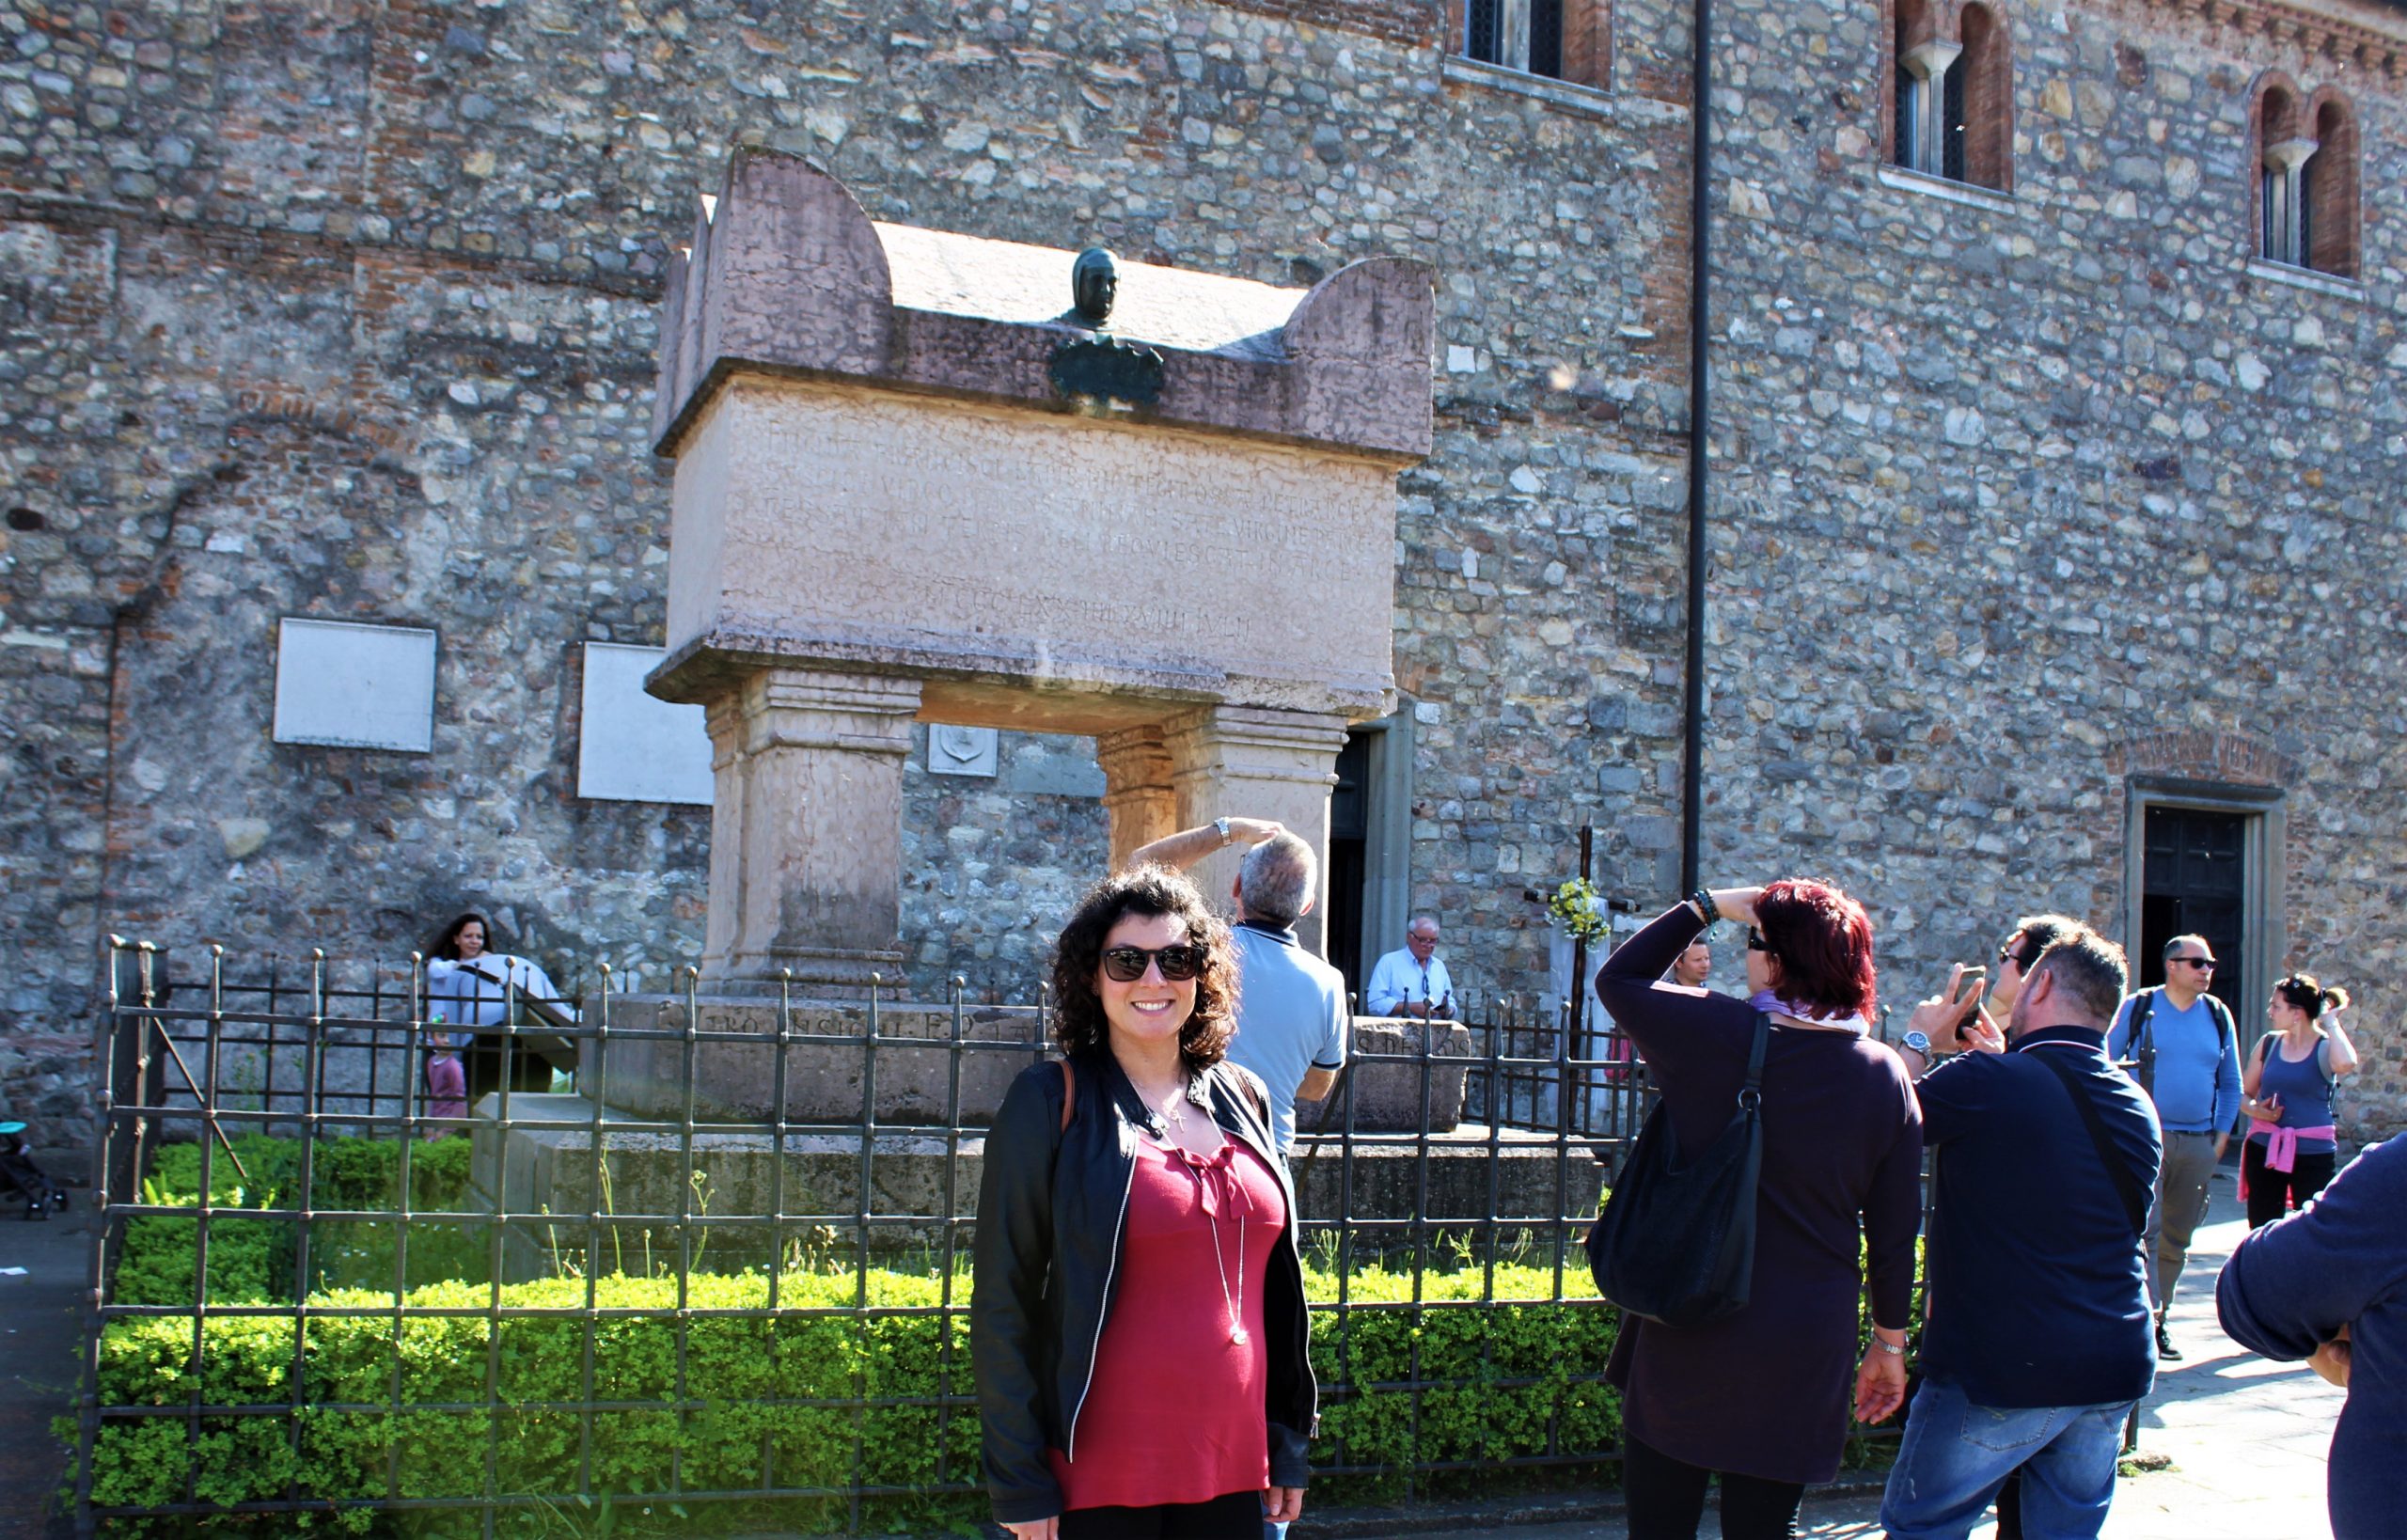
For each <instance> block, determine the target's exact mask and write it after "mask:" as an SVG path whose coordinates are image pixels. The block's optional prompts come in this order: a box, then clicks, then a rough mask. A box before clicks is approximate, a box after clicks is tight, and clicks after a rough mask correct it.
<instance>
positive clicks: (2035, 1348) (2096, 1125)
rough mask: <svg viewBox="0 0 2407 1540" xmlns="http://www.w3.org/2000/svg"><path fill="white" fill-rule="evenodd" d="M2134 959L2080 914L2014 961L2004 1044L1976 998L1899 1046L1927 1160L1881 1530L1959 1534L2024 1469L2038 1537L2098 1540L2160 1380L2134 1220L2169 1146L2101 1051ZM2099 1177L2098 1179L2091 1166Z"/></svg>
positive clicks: (1937, 1005) (1917, 1027)
mask: <svg viewBox="0 0 2407 1540" xmlns="http://www.w3.org/2000/svg"><path fill="white" fill-rule="evenodd" d="M2128 979H2129V971H2128V969H2127V968H2126V966H2125V965H2124V961H2123V952H2122V949H2121V948H2119V947H2117V946H2116V945H2115V944H2114V943H2113V942H2111V941H2108V940H2107V939H2105V938H2104V937H2103V936H2101V935H2098V934H2097V933H2096V932H2095V931H2092V930H2090V929H2089V928H2088V927H2087V926H2084V925H2076V926H2074V927H2072V928H2071V929H2070V930H2069V931H2067V932H2065V933H2064V934H2061V935H2058V936H2057V938H2056V939H2055V940H2054V941H2053V943H2051V944H2050V945H2049V947H2048V949H2047V950H2046V951H2043V952H2041V953H2040V954H2039V957H2038V960H2037V962H2036V963H2034V964H2032V965H2031V966H2030V968H2029V969H2028V971H2027V972H2025V973H2024V974H2023V977H2022V988H2021V990H2020V991H2019V992H2018V993H2017V994H2016V995H2015V998H2014V1006H2013V1010H2012V1012H2011V1014H2009V1015H2008V1016H2007V1018H2006V1032H2005V1036H2004V1039H2003V1041H2001V1040H2000V1039H1999V1037H1998V1036H1997V1034H1996V1033H1995V1031H1994V1030H1993V1029H1990V1028H1988V1027H1986V1026H1984V1025H1980V1024H1977V1021H1975V1022H1974V1025H1971V1026H1970V1027H1969V1029H1968V1030H1969V1032H1970V1034H1971V1035H1972V1037H1973V1039H1974V1043H1973V1045H1974V1046H1975V1047H1978V1048H1981V1049H1983V1050H1985V1051H1982V1052H1977V1053H1970V1054H1966V1055H1964V1056H1963V1057H1962V1058H1959V1059H1957V1060H1955V1061H1952V1062H1948V1063H1943V1064H1941V1065H1939V1066H1938V1067H1937V1068H1935V1069H1929V1070H1927V1072H1926V1066H1927V1064H1929V1063H1930V1061H1932V1060H1933V1059H1935V1058H1938V1057H1940V1056H1942V1055H1943V1054H1946V1053H1948V1052H1949V1051H1951V1050H1953V1049H1955V1048H1957V1047H1959V1046H1960V1045H1961V1042H1960V1040H1959V1027H1960V1026H1962V1024H1964V1023H1965V1022H1966V1021H1967V1019H1968V1018H1971V1017H1972V1015H1973V1007H1974V1003H1975V1001H1976V999H1977V995H1978V991H1977V990H1975V991H1974V998H1970V999H1967V998H1958V996H1957V993H1956V981H1955V980H1952V979H1951V980H1950V981H1949V988H1948V994H1947V995H1946V996H1945V997H1943V998H1935V999H1930V1000H1926V1001H1924V1002H1923V1004H1922V1005H1921V1006H1919V1007H1917V1008H1916V1009H1915V1011H1914V1014H1913V1016H1912V1019H1911V1022H1910V1024H1909V1029H1908V1030H1907V1032H1906V1034H1905V1037H1904V1040H1903V1042H1902V1044H1901V1045H1900V1046H1899V1049H1898V1057H1900V1058H1901V1059H1903V1060H1904V1061H1905V1063H1906V1068H1907V1070H1908V1071H1909V1072H1911V1073H1914V1074H1916V1075H1918V1076H1919V1078H1918V1079H1916V1081H1915V1083H1914V1094H1915V1095H1916V1096H1917V1097H1918V1098H1919V1099H1920V1100H1921V1102H1922V1116H1923V1143H1924V1145H1925V1146H1926V1147H1927V1148H1928V1149H1930V1150H1932V1151H1933V1152H1934V1153H1935V1156H1936V1158H1935V1160H1934V1164H1933V1171H1934V1172H1935V1175H1934V1182H1933V1202H1932V1208H1931V1220H1930V1235H1929V1240H1928V1244H1927V1250H1926V1257H1927V1267H1928V1305H1927V1311H1926V1325H1925V1326H1924V1328H1923V1333H1922V1358H1921V1362H1922V1371H1923V1383H1922V1389H1921V1390H1920V1391H1918V1392H1917V1393H1916V1394H1915V1396H1914V1400H1913V1404H1912V1408H1911V1412H1910V1413H1909V1415H1908V1417H1907V1420H1906V1435H1905V1439H1904V1442H1903V1443H1902V1444H1901V1445H1900V1446H1899V1447H1898V1451H1897V1463H1896V1468H1895V1469H1892V1470H1891V1471H1890V1473H1889V1485H1888V1490H1887V1492H1886V1493H1885V1495H1884V1496H1883V1498H1882V1501H1881V1504H1880V1522H1881V1524H1882V1526H1883V1527H1884V1528H1885V1529H1887V1531H1888V1532H1889V1536H1890V1540H1942V1537H1948V1540H1960V1537H1961V1536H1964V1535H1967V1534H1969V1533H1971V1532H1972V1529H1973V1526H1974V1523H1975V1522H1977V1521H1978V1520H1979V1519H1980V1517H1981V1516H1982V1515H1983V1514H1984V1513H1985V1512H1986V1511H1987V1509H1988V1508H1989V1505H1990V1500H1991V1499H1992V1498H1994V1497H1995V1496H1996V1494H1997V1490H1998V1487H1999V1486H2000V1485H2002V1484H2003V1483H2004V1482H2005V1480H2006V1477H2007V1476H2008V1475H2009V1474H2010V1473H2012V1472H2014V1471H2015V1470H2018V1469H2020V1470H2021V1471H2022V1517H2023V1521H2024V1523H2025V1525H2026V1526H2027V1527H2028V1532H2030V1533H2032V1534H2044V1535H2050V1536H2072V1535H2095V1534H2096V1533H2097V1532H2098V1531H2099V1528H2100V1526H2101V1525H2103V1524H2104V1523H2105V1521H2106V1509H2107V1505H2108V1504H2109V1503H2110V1502H2111V1501H2113V1500H2114V1496H2115V1461H2116V1455H2117V1454H2118V1453H2119V1451H2120V1448H2121V1444H2122V1431H2123V1419H2124V1418H2125V1416H2126V1415H2127V1414H2128V1413H2129V1412H2130V1410H2131V1407H2132V1403H2133V1402H2135V1401H2137V1400H2138V1399H2139V1398H2140V1397H2141V1396H2143V1395H2146V1394H2147V1391H2148V1389H2149V1387H2150V1386H2151V1385H2152V1384H2153V1383H2154V1381H2155V1378H2156V1356H2155V1354H2154V1353H2153V1352H2152V1351H2151V1350H2150V1344H2149V1342H2148V1305H2147V1283H2146V1281H2145V1276H2144V1275H2145V1273H2146V1268H2145V1267H2144V1266H2143V1265H2142V1259H2141V1255H2140V1232H2141V1231H2142V1229H2143V1228H2144V1227H2145V1226H2146V1224H2147V1208H2148V1193H2149V1190H2150V1188H2151V1187H2152V1186H2154V1185H2155V1181H2156V1168H2157V1164H2158V1161H2159V1158H2160V1156H2161V1155H2162V1151H2163V1141H2162V1139H2161V1138H2160V1136H2159V1134H2158V1131H2157V1125H2156V1114H2155V1112H2154V1111H2153V1110H2152V1109H2151V1108H2149V1106H2148V1103H2147V1097H2145V1096H2143V1095H2141V1094H2140V1091H2139V1088H2138V1087H2137V1086H2135V1085H2133V1084H2132V1082H2131V1079H2130V1078H2129V1077H2128V1076H2125V1075H2124V1074H2123V1073H2122V1071H2121V1070H2119V1069H2117V1068H2116V1066H2115V1065H2114V1064H2113V1063H2112V1062H2111V1061H2108V1059H2107V1058H2106V1054H2105V1039H2106V1026H2107V1023H2108V1022H2109V1021H2110V1020H2111V1019H2112V1018H2113V1016H2114V1014H2115V1010H2116V1003H2117V1002H2118V1001H2119V1000H2121V998H2122V996H2123V986H2124V984H2125V983H2126V982H2128ZM2101 1173H2102V1175H2101Z"/></svg>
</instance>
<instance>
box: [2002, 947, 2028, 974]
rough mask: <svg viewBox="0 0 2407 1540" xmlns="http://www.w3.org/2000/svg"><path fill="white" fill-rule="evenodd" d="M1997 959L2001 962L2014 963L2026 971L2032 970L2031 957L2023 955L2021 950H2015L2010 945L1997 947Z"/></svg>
mask: <svg viewBox="0 0 2407 1540" xmlns="http://www.w3.org/2000/svg"><path fill="white" fill-rule="evenodd" d="M1997 960H1998V961H1999V962H2001V963H2012V964H2013V965H2014V966H2016V967H2019V968H2021V969H2022V970H2023V971H2024V972H2025V973H2028V972H2029V971H2030V970H2031V959H2030V958H2028V957H2025V956H2023V955H2022V953H2021V952H2019V951H2015V950H2014V949H2013V948H2012V947H2010V946H2006V947H2000V948H1998V949H1997Z"/></svg>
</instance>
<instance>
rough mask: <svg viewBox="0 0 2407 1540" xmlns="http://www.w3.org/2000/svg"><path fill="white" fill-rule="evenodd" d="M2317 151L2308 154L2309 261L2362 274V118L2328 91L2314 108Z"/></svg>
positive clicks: (2303, 226) (2303, 241)
mask: <svg viewBox="0 0 2407 1540" xmlns="http://www.w3.org/2000/svg"><path fill="white" fill-rule="evenodd" d="M2315 145H2316V149H2315V153H2314V154H2313V155H2311V156H2309V157H2308V158H2307V163H2306V179H2305V182H2304V183H2303V184H2302V185H2301V187H2300V192H2301V193H2302V194H2303V195H2304V196H2303V199H2302V202H2303V205H2304V206H2303V208H2302V210H2301V213H2300V220H2299V225H2300V243H2299V244H2300V249H2302V250H2303V251H2305V254H2306V265H2307V266H2309V267H2311V268H2313V269H2315V270H2316V271H2317V272H2318V273H2329V274H2332V275H2335V276H2336V277H2342V278H2353V277H2355V276H2356V275H2357V120H2356V115H2355V114H2354V113H2353V112H2352V111H2351V110H2350V107H2349V103H2348V102H2346V101H2343V100H2341V99H2339V98H2338V97H2336V96H2326V97H2325V98H2324V99H2323V100H2322V101H2320V102H2318V103H2317V104H2316V108H2315Z"/></svg>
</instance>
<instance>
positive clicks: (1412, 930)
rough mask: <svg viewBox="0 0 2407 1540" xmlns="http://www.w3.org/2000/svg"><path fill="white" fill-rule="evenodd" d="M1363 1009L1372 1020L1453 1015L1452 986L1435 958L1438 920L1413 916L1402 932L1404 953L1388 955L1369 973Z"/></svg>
mask: <svg viewBox="0 0 2407 1540" xmlns="http://www.w3.org/2000/svg"><path fill="white" fill-rule="evenodd" d="M1362 994H1363V1005H1364V1007H1365V1009H1367V1010H1368V1011H1369V1012H1370V1014H1372V1015H1375V1016H1417V1017H1420V1018H1421V1019H1423V1020H1443V1019H1445V1018H1447V1017H1450V1016H1452V1015H1453V1014H1454V1010H1455V982H1454V980H1453V979H1452V978H1451V977H1449V976H1448V974H1447V972H1446V965H1445V962H1444V960H1443V959H1442V958H1440V957H1439V955H1438V920H1437V917H1436V916H1434V915H1416V916H1415V917H1413V921H1412V923H1411V924H1409V925H1408V926H1406V927H1405V930H1404V950H1403V951H1392V952H1389V953H1388V954H1387V955H1386V956H1385V957H1382V958H1380V959H1379V962H1378V966H1377V967H1374V968H1372V969H1371V987H1370V988H1368V989H1366V990H1364V991H1363V992H1362Z"/></svg>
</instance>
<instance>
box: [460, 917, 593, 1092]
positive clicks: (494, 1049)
mask: <svg viewBox="0 0 2407 1540" xmlns="http://www.w3.org/2000/svg"><path fill="white" fill-rule="evenodd" d="M492 935H493V927H492V926H491V925H490V924H489V923H488V922H487V921H486V919H485V917H484V916H482V915H480V914H475V913H469V914H464V915H462V916H460V917H459V918H458V919H454V920H453V921H451V923H450V924H448V925H447V926H445V927H444V929H443V934H442V936H441V937H440V938H439V939H438V940H437V941H436V942H435V943H434V946H433V948H432V949H431V950H430V951H429V952H428V956H427V963H426V1014H427V1019H428V1020H429V1021H430V1022H432V1021H438V1020H439V1021H443V1022H446V1023H448V1024H450V1025H451V1026H452V1027H453V1028H454V1029H455V1030H454V1033H453V1036H452V1041H453V1042H455V1043H459V1044H462V1045H464V1053H463V1054H462V1056H461V1057H462V1060H463V1061H464V1063H465V1065H466V1068H467V1072H468V1105H469V1106H471V1107H474V1106H475V1105H476V1102H477V1098H478V1097H480V1096H482V1095H483V1094H484V1093H485V1092H488V1091H497V1090H499V1089H500V1088H501V1082H502V1064H503V1060H504V1058H505V1055H504V1052H503V1047H504V1039H503V1037H502V1035H501V1033H500V1032H498V1031H474V1030H458V1029H478V1028H499V1027H503V1026H506V1025H508V1023H509V1020H510V1009H511V1004H512V1003H513V1001H517V1002H524V1001H532V1000H543V1001H552V1002H559V1003H556V1004H555V1005H554V1006H553V1009H554V1010H557V1011H562V1012H567V1013H568V1014H571V1015H574V1009H573V1008H571V1007H570V1006H568V1005H567V1004H566V1003H565V1002H560V992H559V991H558V989H557V988H555V987H553V984H552V981H551V976H550V975H549V974H547V973H545V972H544V971H543V968H542V967H541V966H538V965H536V964H534V963H531V962H529V961H527V959H526V958H524V957H517V956H513V955H511V953H509V952H504V951H487V950H486V949H487V947H488V946H489V945H490V943H491V939H492ZM472 1036H473V1038H474V1042H473V1045H470V1039H471V1037H472ZM506 1057H507V1058H508V1060H509V1077H510V1089H511V1090H512V1091H549V1090H551V1089H552V1066H551V1065H550V1064H549V1063H548V1062H546V1061H544V1060H543V1057H542V1056H540V1055H538V1054H536V1053H534V1052H533V1051H532V1050H531V1049H529V1048H528V1047H527V1045H524V1044H519V1045H511V1051H510V1052H509V1053H508V1055H507V1056H506Z"/></svg>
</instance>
